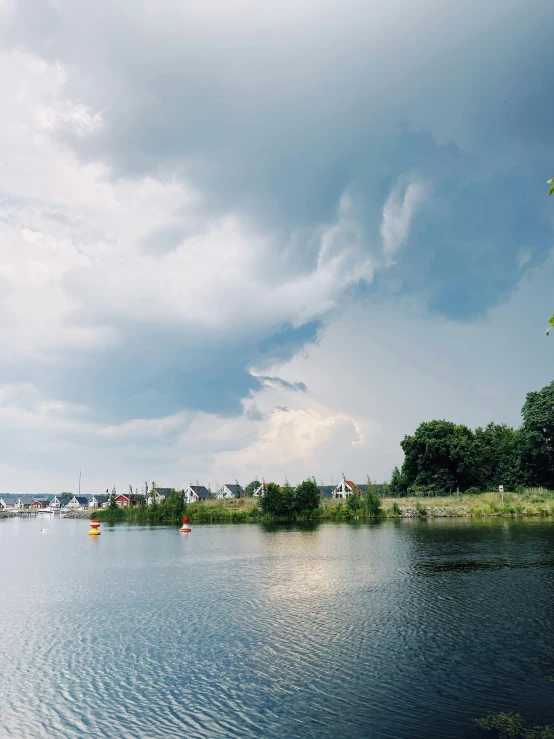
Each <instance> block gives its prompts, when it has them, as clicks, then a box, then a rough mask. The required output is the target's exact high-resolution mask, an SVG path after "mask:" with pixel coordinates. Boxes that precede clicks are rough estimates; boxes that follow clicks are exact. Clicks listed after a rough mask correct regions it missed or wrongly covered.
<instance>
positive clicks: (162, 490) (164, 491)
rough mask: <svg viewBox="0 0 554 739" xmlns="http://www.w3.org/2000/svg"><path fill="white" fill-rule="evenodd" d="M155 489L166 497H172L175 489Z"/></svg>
mask: <svg viewBox="0 0 554 739" xmlns="http://www.w3.org/2000/svg"><path fill="white" fill-rule="evenodd" d="M154 489H155V491H156V492H157V493H158V495H165V496H166V497H167V496H168V495H171V493H172V492H173V490H174V489H175V488H154Z"/></svg>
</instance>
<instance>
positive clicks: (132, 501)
mask: <svg viewBox="0 0 554 739" xmlns="http://www.w3.org/2000/svg"><path fill="white" fill-rule="evenodd" d="M115 502H116V504H117V505H118V506H119V507H120V508H128V507H129V506H132V505H138V503H139V501H138V500H137V498H136V496H135V495H131V494H130V493H129V494H128V495H126V494H125V493H120V494H119V495H117V496H116V498H115Z"/></svg>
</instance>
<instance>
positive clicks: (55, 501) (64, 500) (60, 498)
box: [48, 495, 72, 511]
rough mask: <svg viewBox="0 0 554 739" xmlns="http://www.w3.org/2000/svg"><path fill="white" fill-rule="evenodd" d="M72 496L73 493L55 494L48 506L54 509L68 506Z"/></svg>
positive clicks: (57, 509)
mask: <svg viewBox="0 0 554 739" xmlns="http://www.w3.org/2000/svg"><path fill="white" fill-rule="evenodd" d="M71 498H72V496H71V495H54V497H53V498H51V499H50V502H49V503H48V507H49V508H52V510H54V511H59V510H60V508H65V507H66V505H67V504H68V503H69V501H70V500H71Z"/></svg>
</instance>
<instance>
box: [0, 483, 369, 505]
mask: <svg viewBox="0 0 554 739" xmlns="http://www.w3.org/2000/svg"><path fill="white" fill-rule="evenodd" d="M256 483H257V484H256V485H255V486H252V483H251V484H250V485H249V486H247V488H246V489H245V488H243V487H242V486H241V485H239V484H238V483H234V484H225V485H223V486H222V487H220V488H219V490H217V492H212V491H211V490H210V489H209V488H207V487H205V486H204V485H198V484H197V485H187V487H186V488H185V489H184V490H183V491H178V492H180V493H182V494H183V495H184V500H185V502H186V503H187V504H190V503H200V502H203V501H206V500H230V499H232V498H244V497H253V498H260V497H263V495H264V491H265V487H266V483H265V482H261V483H258V482H257V481H256ZM251 486H252V487H251ZM249 488H250V489H249ZM318 489H319V492H320V495H321V496H322V497H324V498H348V497H349V496H350V495H362V494H363V493H364V492H365V491H366V489H367V485H357V484H356V483H354V482H352V481H351V480H347V479H346V478H345V477H343V478H342V480H341V481H340V482H339V483H338V484H337V485H318ZM173 492H175V489H174V488H159V487H153V488H152V489H151V490H150V491H148V490H147V492H146V494H145V495H140V494H139V493H138V492H136V493H133V492H131V491H130V490H129V492H128V493H117V492H116V491H115V488H114V490H113V491H112V493H109V492H108V491H106V492H105V493H102V494H100V495H73V493H61V494H59V495H39V496H33V495H0V510H4V511H9V510H12V511H28V510H29V511H30V510H37V511H39V510H43V511H44V510H46V511H54V512H62V511H72V510H96V509H98V508H107V507H108V506H109V504H110V501H111V499H112V497H113V500H114V502H115V504H116V505H117V506H118V507H120V508H126V507H128V506H136V505H140V504H142V503H146V504H147V505H152V504H153V503H161V502H162V501H164V500H165V499H166V498H167V497H168V496H169V495H171V493H173Z"/></svg>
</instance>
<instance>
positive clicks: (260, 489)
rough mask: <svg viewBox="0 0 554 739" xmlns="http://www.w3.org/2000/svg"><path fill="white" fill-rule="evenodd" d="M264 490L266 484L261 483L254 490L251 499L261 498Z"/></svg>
mask: <svg viewBox="0 0 554 739" xmlns="http://www.w3.org/2000/svg"><path fill="white" fill-rule="evenodd" d="M265 488H266V484H265V482H262V484H261V485H260V486H259V487H257V488H256V489H255V490H254V492H253V493H252V497H253V498H263V495H264V492H265Z"/></svg>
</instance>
